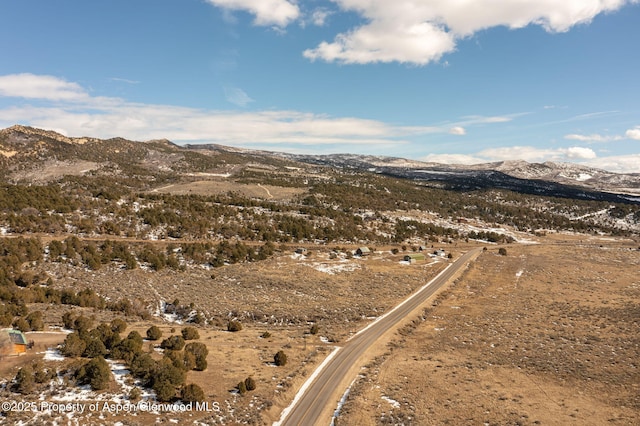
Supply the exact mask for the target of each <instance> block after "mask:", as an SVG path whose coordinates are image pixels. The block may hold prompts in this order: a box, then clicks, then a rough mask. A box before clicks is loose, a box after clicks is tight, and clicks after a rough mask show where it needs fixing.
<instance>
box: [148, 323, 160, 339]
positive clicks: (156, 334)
mask: <svg viewBox="0 0 640 426" xmlns="http://www.w3.org/2000/svg"><path fill="white" fill-rule="evenodd" d="M161 337H162V330H160V327H158V326H155V325H152V326H151V327H149V329H148V330H147V339H149V340H160V338H161Z"/></svg>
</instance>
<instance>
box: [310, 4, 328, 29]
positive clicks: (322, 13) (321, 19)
mask: <svg viewBox="0 0 640 426" xmlns="http://www.w3.org/2000/svg"><path fill="white" fill-rule="evenodd" d="M331 14H332V12H330V11H329V10H327V9H325V8H322V7H319V8H317V9H315V10H314V11H313V12H311V23H313V25H316V26H318V27H322V26H324V24H325V23H326V22H327V18H328V17H329V16H330V15H331Z"/></svg>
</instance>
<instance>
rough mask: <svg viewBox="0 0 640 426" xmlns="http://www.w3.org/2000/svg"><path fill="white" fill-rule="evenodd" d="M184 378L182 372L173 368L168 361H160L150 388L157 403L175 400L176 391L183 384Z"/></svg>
mask: <svg viewBox="0 0 640 426" xmlns="http://www.w3.org/2000/svg"><path fill="white" fill-rule="evenodd" d="M185 377H186V376H185V373H184V371H183V370H182V369H180V368H177V367H176V366H174V365H173V363H172V362H171V361H170V360H168V359H166V358H165V359H163V360H162V361H160V362H159V363H158V364H157V367H156V369H155V373H154V374H153V376H152V381H153V385H152V388H153V390H154V391H155V392H156V398H157V399H158V401H160V402H166V401H171V400H172V399H173V398H175V396H176V391H177V389H178V387H180V386H182V385H183V384H184V381H185Z"/></svg>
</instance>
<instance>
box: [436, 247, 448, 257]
mask: <svg viewBox="0 0 640 426" xmlns="http://www.w3.org/2000/svg"><path fill="white" fill-rule="evenodd" d="M433 254H434V255H436V256H440V257H445V256H446V253H445V252H444V250H442V249H439V250H436V251H434V252H433Z"/></svg>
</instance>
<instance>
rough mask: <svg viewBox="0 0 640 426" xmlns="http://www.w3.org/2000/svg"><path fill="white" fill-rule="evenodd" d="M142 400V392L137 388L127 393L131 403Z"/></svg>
mask: <svg viewBox="0 0 640 426" xmlns="http://www.w3.org/2000/svg"><path fill="white" fill-rule="evenodd" d="M140 398H142V391H141V390H140V388H139V387H137V386H134V387H133V388H132V389H131V391H130V392H129V400H130V401H133V402H137V401H139V400H140Z"/></svg>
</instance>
